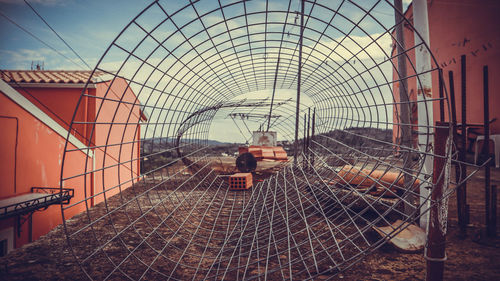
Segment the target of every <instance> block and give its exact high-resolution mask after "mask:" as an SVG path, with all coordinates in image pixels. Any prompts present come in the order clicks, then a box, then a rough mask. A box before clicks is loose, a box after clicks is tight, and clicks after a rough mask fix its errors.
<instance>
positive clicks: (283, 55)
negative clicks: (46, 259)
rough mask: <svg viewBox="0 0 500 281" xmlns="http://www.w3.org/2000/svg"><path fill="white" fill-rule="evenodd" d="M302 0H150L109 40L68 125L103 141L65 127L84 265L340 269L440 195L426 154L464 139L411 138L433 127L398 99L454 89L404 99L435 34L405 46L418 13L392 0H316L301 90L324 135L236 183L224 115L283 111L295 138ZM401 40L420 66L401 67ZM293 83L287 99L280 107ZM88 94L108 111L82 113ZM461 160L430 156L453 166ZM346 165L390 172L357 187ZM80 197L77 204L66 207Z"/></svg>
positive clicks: (75, 249) (159, 273)
mask: <svg viewBox="0 0 500 281" xmlns="http://www.w3.org/2000/svg"><path fill="white" fill-rule="evenodd" d="M300 4H301V1H295V0H294V1H291V0H290V1H271V0H269V1H222V0H219V1H154V2H152V3H151V4H150V5H148V6H147V7H146V8H145V9H144V10H143V11H142V12H140V13H139V14H138V15H137V16H136V17H135V18H134V19H132V20H131V21H130V23H129V24H128V25H127V26H126V27H125V28H124V29H123V30H122V31H121V32H120V34H119V35H118V36H117V37H116V39H115V40H114V41H113V42H112V43H111V45H110V46H109V47H108V49H107V50H106V52H105V54H104V55H103V56H102V58H101V59H100V61H99V62H98V64H97V66H96V68H95V69H94V71H93V74H92V75H91V77H94V79H100V80H101V81H102V82H100V83H97V86H96V87H97V90H96V91H94V92H92V91H89V88H87V89H86V90H84V91H83V92H82V95H81V98H80V100H79V103H78V105H77V108H76V109H75V114H74V117H73V121H72V123H71V128H72V129H73V130H76V131H79V130H81V131H83V132H84V133H83V135H84V141H85V144H86V145H87V148H86V149H85V150H87V151H91V152H92V157H91V158H90V157H89V158H87V157H85V158H83V161H82V160H80V161H78V160H75V159H82V156H81V155H80V154H81V153H82V149H78V148H75V147H72V146H71V144H69V143H67V144H66V147H65V154H64V159H63V169H62V172H61V187H62V186H70V185H76V186H79V187H81V190H79V192H80V194H81V193H83V196H81V197H80V198H78V197H76V198H75V200H74V201H72V203H71V204H70V205H68V206H61V208H62V215H63V219H64V227H65V231H66V235H67V240H68V244H69V246H70V247H71V250H72V253H73V255H74V256H75V258H76V260H77V261H78V263H79V264H80V265H81V268H82V270H83V272H84V274H85V275H86V276H87V277H89V278H90V279H96V280H112V279H113V280H114V279H117V280H123V279H130V280H151V279H162V280H163V279H172V280H186V279H191V280H198V279H228V280H239V279H242V280H243V279H261V278H264V279H265V278H268V279H271V280H275V279H301V280H307V279H313V278H315V277H316V276H318V275H327V274H328V275H329V276H330V277H332V276H334V275H335V274H336V273H338V272H341V271H343V270H346V269H348V268H349V267H351V266H352V265H353V264H354V263H355V262H356V261H358V260H360V259H361V258H362V257H364V256H365V255H366V254H368V253H370V252H372V251H374V250H375V249H377V248H378V247H380V246H381V245H383V243H385V241H386V238H389V237H392V236H393V235H395V234H397V233H398V232H399V231H401V230H402V229H403V228H404V227H405V225H403V224H402V225H400V226H399V227H394V229H393V231H392V232H391V233H389V234H388V235H387V237H383V238H373V237H372V236H371V235H370V232H372V231H373V229H376V228H378V227H380V226H386V225H391V222H393V221H394V220H395V219H401V220H403V221H405V222H413V221H415V220H416V219H417V218H419V217H420V216H421V215H423V214H425V213H426V212H427V211H428V206H426V204H424V205H418V203H417V201H418V199H419V198H420V197H422V195H420V193H419V191H418V189H416V188H415V185H416V184H417V182H419V183H420V184H426V185H428V186H429V188H430V189H431V190H432V188H433V187H434V185H433V178H432V174H433V173H432V172H425V171H424V169H423V163H424V162H425V159H426V158H427V157H442V158H446V159H450V157H451V155H450V151H449V150H448V151H447V154H446V155H444V156H442V155H434V154H433V153H432V150H426V151H421V150H419V148H418V147H417V145H416V143H414V139H412V140H411V142H410V143H406V144H405V143H401V142H399V141H398V137H399V136H400V135H401V133H400V131H401V127H404V126H407V127H411V128H412V129H414V128H419V127H421V125H419V124H416V123H414V122H413V120H411V118H410V119H409V120H410V121H412V122H411V123H410V124H408V123H404V122H402V121H401V117H400V115H401V114H400V108H401V107H403V106H405V107H407V108H410V109H411V108H412V107H416V106H418V104H419V103H422V104H423V105H424V106H427V105H428V102H432V103H436V102H439V101H441V102H444V103H445V104H446V106H447V107H449V105H448V103H447V98H446V96H447V95H446V91H445V93H444V95H443V98H433V97H430V98H429V97H425V96H424V101H423V102H418V101H416V100H410V101H407V102H402V101H401V100H399V98H397V97H396V95H397V92H396V90H395V87H394V86H395V85H396V84H398V85H399V84H400V82H402V81H408V84H409V85H411V86H413V87H414V88H415V89H416V87H417V84H421V81H420V76H421V75H423V74H425V73H422V72H419V71H418V70H417V69H416V68H415V65H414V61H415V60H414V51H415V50H416V49H417V48H426V49H427V50H428V51H429V52H430V50H429V48H428V46H426V45H425V44H424V43H420V44H417V45H412V46H405V48H404V50H403V52H402V53H400V54H396V53H395V52H394V50H395V48H396V46H397V45H399V46H401V44H400V42H398V41H397V40H396V37H395V34H394V33H393V30H394V29H395V27H396V26H397V25H399V24H402V25H403V24H404V25H405V26H407V29H408V30H413V29H412V27H411V22H410V21H409V20H408V19H406V18H405V17H404V15H402V14H401V13H399V12H396V13H399V14H400V15H401V22H395V21H394V13H395V12H394V10H395V9H394V6H393V4H392V3H391V2H389V1H382V0H378V1H367V2H366V3H365V2H363V4H361V3H360V2H359V1H350V0H339V1H312V0H307V1H304V5H305V6H304V7H305V9H304V23H303V40H302V42H303V43H302V48H303V49H302V54H301V55H302V64H301V66H300V71H301V76H302V78H301V79H300V85H301V91H300V94H302V95H305V96H307V97H308V98H309V99H310V100H311V102H312V104H306V103H302V104H301V105H300V108H301V111H300V112H299V113H298V114H300V118H302V117H303V116H304V114H307V113H308V112H309V110H308V109H309V108H313V110H314V112H315V118H314V119H313V120H315V121H314V124H313V127H315V128H316V129H315V130H316V131H315V134H314V136H313V137H312V138H310V139H308V140H309V143H310V145H309V146H301V147H304V149H301V150H300V151H297V154H295V157H296V158H297V159H298V161H297V163H298V164H296V165H293V164H292V163H291V162H289V164H287V165H282V166H280V167H281V168H280V170H278V171H276V172H275V173H274V174H273V175H272V176H270V177H268V178H266V179H265V180H263V181H262V182H257V183H256V184H255V186H253V187H252V188H251V189H249V190H247V191H243V192H242V191H231V190H229V188H228V186H227V180H226V178H225V177H224V175H221V174H220V173H218V172H217V171H215V170H214V169H212V164H213V162H214V158H213V157H212V155H211V152H210V151H211V150H210V145H209V144H208V143H209V142H208V140H209V133H210V131H211V130H216V129H217V128H218V127H217V126H216V123H217V120H218V118H217V116H219V117H220V116H228V115H229V114H231V113H234V112H239V113H241V114H244V113H246V114H249V113H255V114H261V115H265V114H268V115H267V116H271V115H272V114H271V113H273V114H276V115H279V116H280V118H279V119H277V120H276V121H275V122H269V123H270V129H271V130H276V131H278V132H279V134H280V136H281V138H282V139H283V140H286V141H289V142H293V140H294V139H293V136H294V133H295V129H296V128H295V119H296V114H297V113H296V112H295V100H293V99H292V100H288V99H287V98H288V97H286V98H285V97H284V96H283V97H282V96H281V95H282V93H283V90H295V89H296V88H297V80H298V74H299V73H298V72H299V71H298V69H299V65H298V57H299V49H300V48H299V41H300V40H299V38H300V36H301V32H300V30H301V24H300V10H301V7H300ZM412 36H413V34H412ZM417 36H418V33H417ZM412 39H413V38H412ZM409 41H410V42H412V40H409ZM400 56H403V57H404V58H405V60H406V61H407V65H408V67H407V74H406V76H401V75H400V73H399V71H398V66H397V62H396V60H397V58H398V57H400ZM438 69H439V67H438V64H437V63H436V60H435V59H434V58H432V66H431V70H430V71H429V72H430V73H432V75H433V77H435V78H436V77H437V79H442V77H440V76H439V75H438ZM89 83H90V80H89ZM274 90H276V91H274ZM262 91H267V92H266V93H267V95H265V96H263V95H262ZM271 91H273V96H272V98H271V96H270V93H271ZM274 95H276V98H275V97H274ZM280 98H281V101H283V100H285V101H286V102H283V104H280V105H279V106H276V104H278V103H279V102H280ZM273 105H274V108H273V109H271V110H270V107H272V106H273ZM89 106H91V107H92V108H94V109H95V110H94V112H92V113H93V114H94V115H92V114H88V113H87V114H86V116H87V118H88V116H90V120H89V119H85V117H84V118H83V119H82V115H81V112H82V110H83V108H87V107H89ZM425 110H426V112H427V113H430V112H432V108H425ZM448 112H450V111H449V110H448ZM306 116H307V115H306ZM269 118H271V117H269ZM82 120H83V121H82ZM448 120H451V118H448ZM265 121H266V120H261V121H259V122H257V123H260V124H265ZM309 122H311V120H309ZM304 127H305V123H304V124H302V125H301V130H299V132H302V129H304ZM434 128H435V126H434V125H433V124H431V125H430V126H426V127H425V129H426V130H427V132H432V131H433V130H434ZM447 128H448V129H450V128H449V127H447ZM70 131H72V130H70ZM309 133H310V131H309V132H308V133H304V134H303V136H302V138H301V140H300V141H301V142H304V143H305V142H306V139H307V134H309ZM235 134H237V131H235ZM415 136H416V133H414V134H413V135H412V137H415ZM430 136H432V133H429V134H427V142H426V145H427V146H428V147H431V146H432V141H431V139H430V138H429V137H430ZM420 145H422V144H421V143H420ZM405 153H408V154H409V155H411V156H412V157H404V155H405ZM408 154H407V155H408ZM78 157H80V158H78ZM447 169H448V168H443V169H441V170H437V171H434V172H435V173H437V174H439V175H440V176H441V177H443V176H445V174H446V170H447ZM375 170H378V171H382V173H393V174H396V175H397V180H399V179H401V180H403V179H404V186H403V187H398V186H397V185H396V182H397V180H396V181H394V182H392V183H384V182H381V180H380V179H378V178H374V177H372V176H371V173H370V172H371V171H375ZM342 171H344V172H345V171H348V173H351V174H355V177H359V176H361V177H364V178H365V179H366V180H370V181H373V182H374V183H377V184H379V185H380V186H382V187H383V188H382V190H381V191H380V192H379V193H377V194H375V195H374V193H373V190H370V189H367V190H360V189H358V188H357V187H356V186H355V185H354V184H352V183H351V182H350V180H349V179H347V178H345V173H342ZM333 181H335V182H336V184H331V183H332V182H333ZM339 185H340V186H341V187H339ZM75 192H76V191H75ZM423 199H424V201H425V202H426V203H427V202H429V203H431V205H432V204H434V203H435V202H433V201H432V200H431V199H430V196H429V195H426V196H425V197H424V198H423ZM405 206H406V208H405ZM408 206H412V208H409V209H408V208H407V207H408ZM408 210H410V211H408ZM80 211H83V213H82V214H80V215H78V216H77V217H79V219H78V220H77V219H74V220H72V219H69V218H70V217H72V216H74V215H75V214H77V213H79V212H80Z"/></svg>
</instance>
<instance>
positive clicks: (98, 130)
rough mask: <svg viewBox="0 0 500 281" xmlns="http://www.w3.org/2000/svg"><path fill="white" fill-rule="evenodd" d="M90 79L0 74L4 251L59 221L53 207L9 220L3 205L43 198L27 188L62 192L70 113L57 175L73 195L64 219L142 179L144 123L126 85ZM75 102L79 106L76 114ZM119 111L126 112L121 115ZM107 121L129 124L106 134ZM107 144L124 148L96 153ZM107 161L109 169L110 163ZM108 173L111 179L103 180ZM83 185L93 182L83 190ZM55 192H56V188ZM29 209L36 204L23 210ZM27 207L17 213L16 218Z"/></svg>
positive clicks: (80, 74) (0, 232) (85, 75)
mask: <svg viewBox="0 0 500 281" xmlns="http://www.w3.org/2000/svg"><path fill="white" fill-rule="evenodd" d="M89 76H90V72H88V71H43V70H35V71H1V72H0V78H1V79H0V128H2V135H1V139H2V143H1V145H0V165H1V168H0V182H1V183H2V185H1V187H0V218H1V220H0V240H1V241H3V242H2V245H3V246H2V247H3V248H4V250H3V251H8V250H11V249H12V248H16V247H20V246H22V245H23V244H25V243H27V242H29V241H31V240H35V239H37V238H38V237H40V236H41V235H44V234H46V233H47V232H48V231H50V230H51V229H53V228H54V227H55V226H57V225H59V224H60V223H62V218H61V210H60V207H59V205H58V204H53V205H50V204H49V205H50V206H49V207H48V208H47V209H39V210H37V211H35V212H34V213H32V217H31V218H30V212H28V213H23V214H19V215H14V213H12V211H14V209H13V208H14V207H11V208H10V209H9V208H1V207H2V206H3V207H5V206H6V205H8V204H11V203H16V202H19V200H25V199H29V198H35V197H36V196H42V195H40V194H38V193H39V192H41V193H44V192H45V191H43V189H42V191H40V190H38V189H35V190H32V188H33V187H43V188H45V187H53V188H59V187H60V180H61V168H62V165H63V163H62V162H63V154H64V148H65V144H66V138H67V136H68V130H69V126H70V123H71V121H72V118H73V114H75V118H74V121H76V123H74V125H73V126H72V129H71V134H70V135H69V136H70V137H69V143H68V147H67V151H71V152H68V153H67V154H66V157H65V158H64V174H63V175H62V176H63V178H67V177H70V178H71V179H69V180H66V181H64V188H69V189H72V190H73V191H72V193H73V192H74V193H73V195H74V196H73V197H72V198H71V200H70V202H69V203H70V205H69V206H72V207H70V208H69V209H68V210H66V211H65V215H66V216H67V214H69V215H70V217H71V216H73V215H75V214H78V213H80V212H82V211H83V210H85V208H86V207H89V206H92V205H95V204H98V203H99V202H101V201H102V200H103V194H102V193H103V186H107V187H109V186H118V187H119V188H115V189H113V190H107V191H106V197H108V198H109V197H110V196H112V195H114V194H116V193H118V192H119V190H120V189H121V190H123V189H126V188H128V187H130V186H131V185H132V184H133V182H134V181H133V180H131V178H133V179H134V180H137V177H138V176H139V174H140V167H139V163H140V161H139V159H140V146H139V144H140V143H139V140H140V122H141V121H143V120H145V118H146V117H145V116H144V115H143V113H142V111H141V110H140V104H139V101H138V100H137V97H136V96H135V94H134V93H133V91H132V90H131V89H130V88H129V87H128V85H127V83H126V81H124V80H122V79H118V78H116V79H114V80H106V76H105V75H102V74H97V75H94V77H92V79H91V80H90V84H89V85H88V86H87V87H85V84H86V83H87V81H88V79H89ZM84 89H85V92H84V94H83V95H82V90H84ZM108 89H109V90H108ZM80 99H81V101H80V103H83V104H81V106H79V107H78V111H77V112H76V113H75V108H76V106H77V104H78V102H79V100H80ZM113 100H122V101H125V102H127V108H124V107H123V106H122V107H118V105H117V104H118V103H117V102H116V101H113ZM82 105H83V106H82ZM130 107H133V108H130ZM125 109H126V111H127V112H126V114H123V113H124V112H123V111H124V110H125ZM130 112H131V113H132V114H130V116H129V113H130ZM113 118H114V119H113ZM125 119H127V120H125ZM112 120H113V121H114V122H118V123H120V122H126V123H127V124H130V125H127V126H115V127H113V129H112V130H110V129H109V125H108V124H106V123H108V122H111V121H112ZM109 143H125V144H123V145H121V146H120V147H118V146H116V147H113V146H109V147H108V148H107V150H104V149H103V148H102V147H103V146H106V144H109ZM105 155H106V157H104V156H105ZM104 159H106V161H107V162H104ZM113 161H115V163H111V162H113ZM118 163H120V164H119V165H118ZM85 165H87V168H86V169H85V167H84V166H85ZM118 170H120V177H119V178H118V177H117V176H116V174H117V173H118ZM82 171H86V172H85V173H83V172H82ZM82 174H83V175H82ZM106 174H113V175H115V176H109V177H105V175H106ZM103 176H104V177H105V178H106V182H104V179H103ZM110 180H112V181H116V182H109V181H110ZM84 181H87V182H90V183H91V184H90V185H89V184H87V185H85V184H84ZM103 184H105V185H103ZM84 188H86V190H84ZM53 191H55V192H59V189H55V190H53ZM43 198H45V197H43ZM43 200H46V199H43ZM39 201H40V200H39ZM2 202H3V203H2ZM35 203H36V204H38V203H40V202H38V201H37V202H31V203H28V205H29V204H31V206H34V205H35ZM26 206H27V204H24V205H22V206H17V207H16V208H17V209H18V210H19V211H21V213H22V209H23V208H25V207H26ZM66 218H69V217H66Z"/></svg>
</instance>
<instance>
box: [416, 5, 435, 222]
mask: <svg viewBox="0 0 500 281" xmlns="http://www.w3.org/2000/svg"><path fill="white" fill-rule="evenodd" d="M413 23H414V24H415V30H416V31H418V33H417V32H415V33H414V34H415V46H418V45H422V46H421V47H419V48H416V49H415V65H416V69H417V75H418V81H417V102H418V145H419V149H420V151H421V152H422V153H425V157H424V160H423V161H424V162H423V169H422V172H423V173H421V174H420V175H419V178H420V181H421V182H422V183H425V182H427V181H426V179H425V178H424V177H425V175H431V174H432V171H433V168H432V167H433V157H432V155H433V150H434V145H433V143H434V136H433V133H434V132H433V130H432V125H433V124H434V114H433V106H432V74H431V70H432V66H431V56H430V52H429V49H428V46H430V40H429V19H428V15H427V0H413ZM419 35H420V36H419ZM428 196H429V184H421V185H420V210H421V213H422V216H420V226H421V227H422V228H423V227H425V226H426V225H427V221H428V219H429V213H428V212H425V211H426V209H427V208H428V205H427V204H428V201H426V200H427V198H428ZM426 202H427V203H426ZM424 204H425V205H426V206H424ZM423 212H425V213H423Z"/></svg>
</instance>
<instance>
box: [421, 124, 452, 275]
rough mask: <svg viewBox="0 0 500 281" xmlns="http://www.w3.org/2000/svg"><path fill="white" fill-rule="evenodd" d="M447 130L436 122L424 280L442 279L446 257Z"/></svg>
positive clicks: (444, 125) (443, 125)
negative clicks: (443, 210)
mask: <svg viewBox="0 0 500 281" xmlns="http://www.w3.org/2000/svg"><path fill="white" fill-rule="evenodd" d="M448 135H449V130H448V128H446V124H443V123H441V122H437V123H436V129H435V136H436V137H435V147H434V153H435V155H436V157H434V171H433V177H432V183H433V188H432V194H431V201H432V207H431V210H430V217H429V226H428V228H427V245H426V248H425V258H426V259H427V270H426V280H427V281H434V280H443V271H444V261H445V259H446V254H445V247H446V244H445V242H446V220H447V217H446V215H444V216H443V215H442V212H441V210H442V209H444V208H447V206H445V205H444V204H447V202H448V201H447V200H443V194H444V191H446V189H447V187H448V182H449V179H448V178H447V175H448V173H447V172H446V171H445V169H446V159H447V158H446V157H444V156H445V155H446V153H447V151H446V150H447V147H446V146H447V141H446V139H447V138H448Z"/></svg>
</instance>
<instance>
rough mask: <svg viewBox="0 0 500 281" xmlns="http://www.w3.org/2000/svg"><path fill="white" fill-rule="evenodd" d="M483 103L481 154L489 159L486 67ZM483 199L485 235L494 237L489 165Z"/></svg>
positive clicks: (484, 69)
mask: <svg viewBox="0 0 500 281" xmlns="http://www.w3.org/2000/svg"><path fill="white" fill-rule="evenodd" d="M483 102H484V108H483V112H484V144H483V151H482V152H483V153H484V155H486V157H490V107H489V92H488V66H487V65H485V66H484V67H483ZM484 169H485V170H484V199H485V205H484V206H485V211H486V233H487V235H488V236H494V235H495V233H494V232H493V231H492V225H491V224H492V221H491V215H492V214H491V168H490V165H489V164H488V165H486V166H485V167H484Z"/></svg>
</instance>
